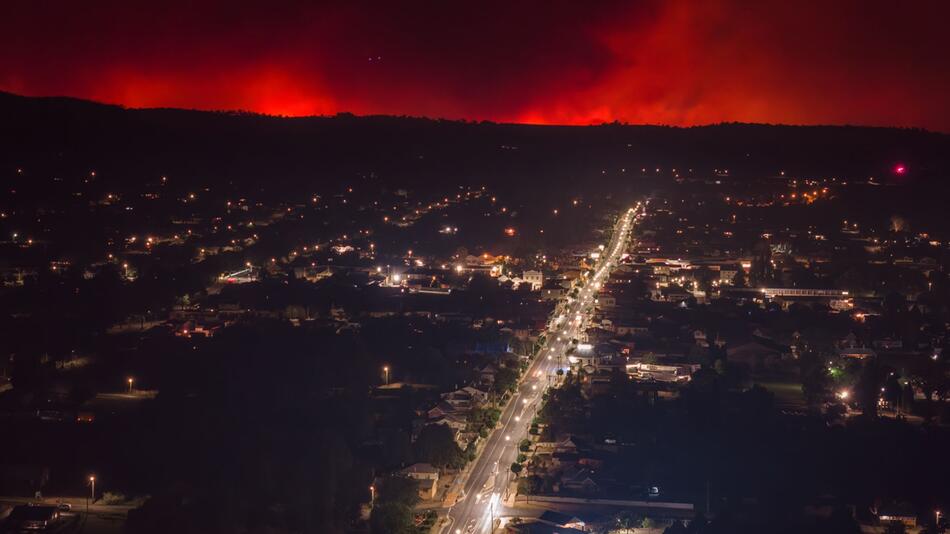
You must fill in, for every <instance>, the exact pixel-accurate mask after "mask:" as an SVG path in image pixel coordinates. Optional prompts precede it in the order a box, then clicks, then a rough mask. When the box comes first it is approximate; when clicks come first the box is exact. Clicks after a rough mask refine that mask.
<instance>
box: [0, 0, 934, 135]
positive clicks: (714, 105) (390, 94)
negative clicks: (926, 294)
mask: <svg viewBox="0 0 950 534" xmlns="http://www.w3.org/2000/svg"><path fill="white" fill-rule="evenodd" d="M132 4H135V5H132ZM261 6H262V4H259V5H256V6H252V5H249V4H244V3H241V2H227V3H226V2H218V1H212V2H184V1H181V0H170V1H169V2H164V3H154V4H144V3H136V2H121V1H119V0H104V1H103V2H95V3H92V4H90V3H80V2H68V1H59V2H57V1H52V2H46V3H41V2H19V3H17V4H16V8H15V9H8V12H7V13H5V16H4V17H3V18H2V19H0V89H2V90H8V91H13V92H18V93H23V94H29V95H69V96H76V97H81V98H91V99H95V100H100V101H105V102H114V103H120V104H124V105H128V106H135V107H142V106H146V107H151V106H170V107H186V108H199V109H244V110H251V111H258V112H263V113H269V114H282V115H308V114H332V113H336V112H339V111H350V112H354V113H358V114H375V113H384V114H400V115H401V114H406V115H425V116H434V117H447V118H466V119H489V120H498V121H516V122H532V123H567V124H590V123H598V122H603V121H613V120H620V121H626V122H634V123H663V124H676V125H692V124H704V123H712V122H721V121H749V122H772V123H778V122H781V123H851V124H880V125H894V126H918V127H926V128H931V129H936V130H943V131H950V99H947V98H946V94H950V59H948V56H947V54H945V53H943V52H942V51H943V49H944V46H945V43H944V42H943V40H942V35H943V29H942V28H941V24H942V21H944V20H946V18H947V16H948V15H950V4H948V3H945V2H928V1H927V0H923V1H921V2H915V3H913V5H909V6H903V7H902V8H901V9H899V10H898V9H894V8H893V4H891V3H884V2H876V1H873V0H872V1H860V2H859V1H856V0H854V1H851V0H846V1H843V2H825V3H820V4H819V3H812V2H804V3H802V2H785V1H779V0H763V1H759V2H746V1H743V0H708V1H703V2H692V1H686V0H669V1H660V0H641V1H639V2H634V3H630V2H612V1H607V2H598V3H586V2H571V1H563V2H562V1H558V0H553V1H549V2H537V3H534V2H488V3H487V4H485V3H478V4H477V5H476V4H475V3H471V4H468V3H461V2H447V3H426V4H422V3H420V4H413V3H410V4H405V3H398V4H396V3H393V4H390V5H381V6H372V7H370V6H369V5H361V7H362V8H363V9H358V6H356V5H355V4H346V3H340V4H327V5H313V4H311V3H309V2H303V1H277V2H271V3H269V4H268V5H267V7H266V8H264V7H261ZM51 13H55V16H51V15H50V14H51Z"/></svg>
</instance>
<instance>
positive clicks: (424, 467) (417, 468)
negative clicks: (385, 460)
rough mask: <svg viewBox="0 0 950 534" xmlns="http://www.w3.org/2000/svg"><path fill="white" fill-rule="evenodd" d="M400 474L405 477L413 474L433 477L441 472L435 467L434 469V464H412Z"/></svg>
mask: <svg viewBox="0 0 950 534" xmlns="http://www.w3.org/2000/svg"><path fill="white" fill-rule="evenodd" d="M399 472H400V473H402V474H404V475H408V474H412V473H419V474H427V475H431V474H438V473H439V470H438V469H436V468H435V467H432V464H426V463H418V464H412V465H410V466H409V467H406V468H405V469H402V470H401V471H399Z"/></svg>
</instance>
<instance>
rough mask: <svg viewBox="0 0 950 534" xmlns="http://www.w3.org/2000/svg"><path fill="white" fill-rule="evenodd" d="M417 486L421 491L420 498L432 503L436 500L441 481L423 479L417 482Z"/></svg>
mask: <svg viewBox="0 0 950 534" xmlns="http://www.w3.org/2000/svg"><path fill="white" fill-rule="evenodd" d="M416 486H417V488H418V491H419V498H420V499H422V500H423V501H431V500H434V499H435V494H436V493H437V492H438V490H439V481H438V480H434V479H431V478H429V479H423V480H418V479H417V480H416Z"/></svg>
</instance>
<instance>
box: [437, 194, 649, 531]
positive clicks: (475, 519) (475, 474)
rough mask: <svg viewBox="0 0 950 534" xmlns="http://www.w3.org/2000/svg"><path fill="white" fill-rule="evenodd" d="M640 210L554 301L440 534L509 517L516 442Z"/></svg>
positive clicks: (618, 227) (631, 211) (525, 433)
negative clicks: (579, 280)
mask: <svg viewBox="0 0 950 534" xmlns="http://www.w3.org/2000/svg"><path fill="white" fill-rule="evenodd" d="M640 209H641V205H640V204H639V203H638V204H637V206H636V207H635V208H631V209H629V210H627V211H626V212H625V213H624V214H623V216H622V217H621V218H620V219H619V220H618V221H617V224H616V226H615V227H614V231H613V234H612V237H611V240H610V243H608V244H607V245H604V246H602V249H601V250H600V251H599V253H600V257H599V258H597V263H596V264H595V266H594V271H593V275H591V276H589V279H588V280H587V281H586V283H585V284H584V285H583V287H582V288H581V289H580V291H579V293H578V295H577V297H576V298H573V297H571V296H567V297H565V298H564V300H562V301H561V302H559V303H558V306H557V308H556V310H555V312H554V318H553V319H552V321H551V323H550V324H549V325H548V329H547V331H546V332H545V333H544V336H545V344H544V345H543V346H542V347H541V348H540V351H539V352H538V357H536V358H535V359H534V361H533V362H532V364H531V366H530V367H529V368H528V370H527V372H526V373H525V375H524V379H523V380H522V382H521V384H520V385H519V387H518V389H517V391H516V392H515V394H514V396H513V397H512V398H511V401H510V402H509V403H508V405H507V406H506V407H505V409H504V411H503V412H502V414H501V418H500V420H499V426H498V427H497V428H496V430H495V431H494V432H493V433H492V434H491V435H490V436H489V438H488V442H487V443H486V444H485V446H484V447H483V448H482V450H481V453H480V454H479V456H478V457H477V458H476V459H475V460H474V462H473V463H472V465H471V466H470V469H469V471H468V472H467V476H465V475H463V476H465V478H464V479H462V480H461V481H460V484H461V486H462V492H461V495H460V496H459V498H458V500H457V501H456V502H455V503H454V504H453V505H452V506H451V507H450V508H449V511H448V523H446V524H445V526H444V527H443V529H442V532H447V533H448V534H452V533H457V534H462V533H464V534H475V533H480V534H484V533H486V532H490V531H491V527H490V525H491V524H492V520H493V519H494V520H496V521H495V523H496V524H497V519H498V518H499V517H500V516H503V515H511V510H510V509H506V508H505V507H504V506H503V502H504V500H505V499H506V498H507V497H508V495H507V491H508V490H509V482H510V481H511V480H513V479H514V476H515V475H514V474H513V473H511V470H510V467H511V464H512V463H514V462H515V461H516V460H517V457H518V452H519V451H518V444H519V443H520V442H521V440H523V439H525V438H526V437H527V436H528V427H529V426H530V424H531V419H532V418H533V417H534V416H535V414H536V413H537V410H538V408H539V407H540V400H541V396H542V394H543V392H544V389H545V388H546V387H548V385H551V384H554V383H555V380H556V378H557V374H556V373H557V370H558V369H559V368H563V366H566V365H567V355H566V352H567V350H568V349H569V348H570V346H571V340H572V339H575V338H578V337H580V335H581V334H582V333H583V332H584V331H585V329H586V328H587V322H588V320H589V319H590V315H591V314H592V313H593V310H594V304H595V299H596V296H597V292H598V290H599V289H600V287H601V285H602V284H603V283H604V281H606V280H607V278H609V276H610V270H611V269H612V268H613V267H614V265H616V263H617V261H618V260H619V259H620V257H621V255H622V254H623V251H624V248H625V244H626V242H627V240H628V238H629V236H630V231H631V229H632V228H633V225H634V221H635V218H636V215H637V213H638V212H639V210H640ZM512 491H514V489H513V488H512Z"/></svg>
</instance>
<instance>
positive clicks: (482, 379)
mask: <svg viewBox="0 0 950 534" xmlns="http://www.w3.org/2000/svg"><path fill="white" fill-rule="evenodd" d="M497 374H498V369H496V368H495V366H494V365H492V364H490V363H489V364H487V365H485V367H482V368H481V369H479V370H478V383H479V384H484V385H492V384H494V383H495V375H497Z"/></svg>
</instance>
